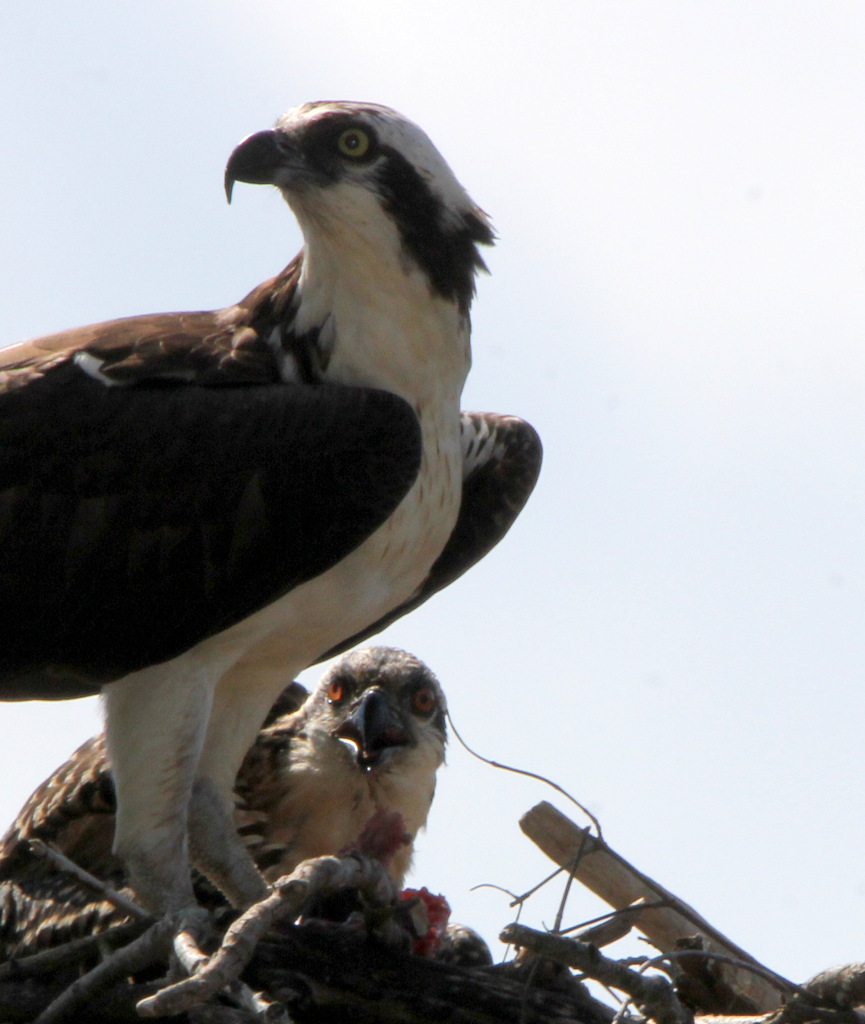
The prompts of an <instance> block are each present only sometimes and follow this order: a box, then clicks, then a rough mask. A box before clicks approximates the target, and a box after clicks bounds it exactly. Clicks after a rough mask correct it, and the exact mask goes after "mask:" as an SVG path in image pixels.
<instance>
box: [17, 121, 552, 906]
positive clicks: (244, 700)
mask: <svg viewBox="0 0 865 1024" xmlns="http://www.w3.org/2000/svg"><path fill="white" fill-rule="evenodd" d="M225 181H226V188H227V191H228V193H229V195H230V193H231V188H232V185H233V183H234V182H235V181H248V182H255V183H268V184H273V185H276V186H277V187H278V188H279V189H280V190H281V192H282V194H283V196H284V197H285V199H286V201H287V202H288V204H289V205H290V206H291V208H292V210H293V211H294V213H295V215H296V217H297V219H298V221H299V223H300V226H301V229H302V231H303V236H304V247H303V250H302V251H301V253H300V254H299V255H298V256H297V257H296V259H295V260H294V261H293V262H292V263H291V264H290V265H289V266H288V267H287V268H286V269H285V270H284V271H283V272H282V273H281V274H279V275H278V276H277V277H275V278H273V279H272V280H270V281H267V282H265V283H264V284H262V285H260V286H259V287H258V288H256V289H254V290H253V291H252V292H251V293H250V294H249V295H247V296H246V298H244V299H242V300H241V301H240V302H239V303H237V304H236V305H233V306H229V307H227V308H225V309H221V310H217V311H215V312H193V313H167V314H158V315H153V316H140V317H131V318H127V319H122V320H114V321H110V322H108V323H104V324H97V325H95V326H90V327H82V328H77V329H74V330H70V331H65V332H62V333H60V334H56V335H51V336H49V337H45V338H40V339H36V340H35V341H31V342H28V343H24V344H22V345H18V346H14V347H12V348H10V349H7V350H6V351H5V352H4V353H3V354H2V361H0V624H2V625H0V697H2V698H3V699H33V698H38V699H51V698H62V697H69V696H78V695H81V694H84V693H94V692H97V691H98V690H100V689H102V690H103V692H104V696H105V709H106V733H107V743H108V750H109V753H110V758H111V763H112V770H113V773H114V779H115V783H116V787H117V797H118V811H117V827H116V835H115V850H116V852H117V853H118V854H119V855H120V856H121V857H122V858H123V860H124V862H125V864H126V866H127V868H128V871H129V875H130V879H131V881H132V885H133V887H134V889H135V890H136V892H137V894H138V896H139V898H140V899H141V901H142V902H143V903H144V904H145V905H146V906H147V907H148V908H149V909H151V910H174V909H179V908H182V907H185V906H188V905H189V904H191V903H192V902H193V891H192V886H191V882H190V872H189V862H190V860H191V862H192V863H193V864H195V865H196V866H197V867H199V868H200V869H201V870H202V871H203V872H204V873H205V874H206V875H207V876H208V877H209V878H210V879H211V880H212V881H213V882H214V883H215V884H216V885H217V886H218V887H219V888H220V889H221V890H222V891H223V892H224V893H225V894H226V895H227V896H228V898H229V899H230V900H231V901H232V902H233V903H234V904H235V905H236V906H238V907H244V906H246V905H248V904H250V903H252V902H254V901H255V900H256V899H258V898H260V897H262V896H263V895H264V894H265V893H266V888H267V887H266V884H265V882H264V880H263V879H262V877H261V875H260V873H259V872H258V871H257V869H256V868H255V866H254V865H253V863H252V861H251V860H250V858H249V856H248V854H247V853H246V851H245V850H244V849H243V847H242V844H240V843H239V841H238V840H237V836H236V833H235V830H234V826H233V821H232V799H231V791H232V786H233V785H234V781H235V777H236V774H237V770H238V768H239V767H240V764H241V761H242V760H243V757H244V755H245V753H246V751H247V750H248V748H249V746H250V744H251V743H252V741H253V739H254V737H255V735H256V733H257V731H258V728H259V726H260V725H261V722H262V720H263V719H264V716H265V714H266V713H267V710H268V708H269V707H270V706H271V704H272V703H273V701H274V699H275V698H276V696H277V694H278V693H279V691H280V689H281V687H282V682H283V680H284V679H285V678H286V677H288V678H291V677H293V676H295V675H296V674H297V673H299V672H300V671H301V670H302V669H304V668H306V667H307V666H308V665H310V664H312V663H314V662H315V661H317V660H321V659H322V658H324V657H326V656H329V655H331V654H333V653H337V652H339V651H340V650H345V649H346V648H347V646H349V645H351V644H353V643H355V642H357V641H358V640H359V639H360V638H362V637H365V636H368V635H370V634H371V633H372V632H374V631H376V630H377V629H380V628H381V627H382V626H383V625H385V624H387V623H388V622H389V621H391V620H392V619H394V618H396V617H397V616H399V615H401V614H404V613H405V612H406V611H408V610H409V609H411V608H413V607H415V606H416V605H417V604H419V603H421V602H422V601H424V600H425V599H426V598H427V597H429V596H430V595H431V594H432V593H434V592H435V591H436V590H438V589H440V588H441V587H442V586H444V585H446V584H447V583H449V582H450V581H451V580H453V579H454V578H456V577H457V576H459V575H460V574H461V573H462V572H464V571H465V570H466V569H467V568H468V567H469V566H470V565H472V564H473V563H474V562H475V561H477V560H478V559H479V558H480V557H482V555H483V554H485V553H486V551H488V550H489V548H490V547H492V546H493V545H494V544H495V543H496V542H497V541H498V540H499V539H500V538H501V537H502V536H503V535H504V533H505V532H506V531H507V529H508V527H509V526H510V524H511V523H512V522H513V520H514V518H515V517H516V515H517V514H518V512H519V510H520V509H521V508H522V505H523V504H524V502H525V500H526V499H527V498H528V495H529V493H530V492H531V489H532V487H533V485H534V482H535V479H536V477H537V473H538V470H539V467H540V443H539V441H538V438H537V435H536V434H535V432H534V431H533V430H532V429H531V427H529V426H528V425H527V424H525V423H523V422H522V421H521V420H518V419H516V418H515V417H507V416H497V415H494V414H478V413H463V414H461V413H460V407H459V403H460V393H461V391H462V387H463V383H464V381H465V377H466V374H467V372H468V369H469V363H470V352H469V306H470V304H471V299H472V296H473V294H474V278H475V274H476V272H477V271H478V270H479V269H480V268H481V267H482V266H483V263H482V260H481V257H480V255H479V252H478V246H479V245H481V244H491V242H492V240H493V234H492V231H491V229H490V226H489V223H488V221H487V218H486V216H485V215H484V213H483V212H482V211H481V210H480V209H479V208H478V207H477V206H475V204H474V203H473V202H472V201H471V199H470V198H469V197H468V195H467V194H466V192H465V190H464V189H463V188H462V186H461V185H460V184H459V182H458V181H457V179H456V178H455V177H454V175H453V172H452V171H451V170H450V168H449V167H448V165H447V164H446V163H445V161H444V160H443V158H442V157H441V155H440V154H439V153H438V151H437V150H436V149H435V147H434V146H433V145H432V143H431V142H430V141H429V139H428V138H427V137H426V135H424V133H423V132H422V131H421V130H420V129H419V128H418V127H417V126H416V125H414V124H412V123H411V122H410V121H408V120H406V119H405V118H404V117H401V116H400V115H399V114H397V113H395V112H394V111H392V110H390V109H388V108H386V107H380V106H374V105H368V104H358V103H311V104H304V105H303V106H300V107H297V108H296V109H294V110H292V111H289V113H287V114H286V115H285V116H284V117H282V118H281V119H280V120H279V121H278V122H277V125H276V127H275V128H274V129H272V130H269V131H265V132H259V133H258V134H255V135H252V136H250V137H249V138H248V139H246V140H245V141H244V142H242V143H241V144H240V145H239V146H238V147H237V149H236V150H235V151H234V153H233V154H232V155H231V157H230V159H229V161H228V166H227V169H226V176H225ZM187 837H188V839H187Z"/></svg>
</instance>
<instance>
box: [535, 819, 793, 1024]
mask: <svg viewBox="0 0 865 1024" xmlns="http://www.w3.org/2000/svg"><path fill="white" fill-rule="evenodd" d="M520 827H521V828H522V830H523V832H525V834H526V835H527V836H528V837H529V839H531V840H532V841H533V842H534V843H536V844H537V845H538V846H539V847H540V849H542V850H543V851H544V853H546V854H547V856H548V857H550V858H551V859H552V860H553V861H555V863H557V864H561V865H565V866H568V865H570V864H571V862H572V860H573V857H574V854H575V853H576V852H577V850H578V849H579V848H580V847H581V846H583V845H584V846H585V850H584V855H583V857H582V859H581V860H580V862H579V864H578V865H577V867H576V869H575V874H576V877H577V878H578V879H579V881H580V882H582V884H583V885H585V886H586V888H588V889H590V890H591V891H592V892H594V893H597V895H598V896H600V897H601V899H603V900H606V902H607V903H609V904H611V905H612V906H613V907H616V908H617V909H622V908H624V907H627V906H629V905H631V904H633V903H634V901H635V900H637V899H639V898H640V897H642V898H644V899H646V900H647V903H649V904H652V905H653V909H650V908H649V907H648V906H647V907H646V909H645V910H644V911H643V913H642V914H641V915H640V917H639V920H638V922H637V925H636V927H637V928H639V930H640V931H641V932H642V933H643V934H644V935H646V936H647V937H648V938H649V940H650V941H651V942H652V943H653V944H654V945H655V946H657V948H658V949H660V950H661V951H663V952H670V951H675V950H677V949H679V948H681V945H680V940H682V939H684V938H690V937H691V936H693V935H695V934H697V935H700V936H701V937H702V940H703V941H704V945H705V946H706V947H707V948H711V949H713V950H717V951H718V952H723V953H726V954H727V955H729V956H731V957H733V958H734V959H736V960H741V961H743V962H744V963H747V964H754V965H756V966H758V967H760V968H762V972H768V973H770V974H772V975H773V977H774V978H776V979H778V978H780V975H777V974H775V972H771V971H769V969H768V968H766V967H763V965H762V964H759V962H758V961H757V960H755V958H754V957H752V956H751V955H750V954H749V953H747V952H746V951H745V950H744V949H742V948H741V947H739V946H737V945H736V944H735V943H733V942H732V941H731V940H730V939H728V938H727V937H726V936H725V935H723V934H722V933H721V932H719V931H718V929H717V928H715V927H713V926H712V925H711V924H710V923H709V922H708V921H706V919H705V918H703V917H702V916H701V915H700V914H698V913H697V911H696V910H694V908H693V907H690V906H689V905H688V904H687V903H685V902H684V900H681V899H679V898H678V897H677V896H675V895H674V894H673V893H671V892H669V891H668V890H667V889H665V888H664V887H663V886H661V885H659V884H658V883H657V882H656V881H654V879H652V878H649V877H648V876H647V875H644V874H643V873H642V872H641V871H638V870H637V868H635V867H634V866H633V865H632V864H630V863H629V862H628V861H626V860H625V858H624V857H622V856H620V855H619V854H618V853H616V852H615V850H613V849H612V848H611V847H610V846H608V845H607V843H606V842H604V841H603V840H602V839H600V838H596V837H594V836H591V835H588V834H587V831H586V829H582V828H579V827H578V826H577V825H575V824H574V823H573V822H572V821H571V820H570V819H569V818H568V817H566V815H564V814H562V813H561V811H559V810H557V809H556V808H555V807H553V806H552V804H549V803H547V802H546V801H543V802H542V803H539V804H537V805H536V806H535V807H533V808H532V809H531V810H530V811H528V812H527V813H526V814H524V815H523V817H522V818H521V819H520ZM658 903H660V904H661V906H658ZM722 975H723V977H722V980H723V982H724V984H725V985H727V986H728V987H729V989H730V990H731V994H734V995H736V996H738V997H740V1000H741V1001H744V1002H745V1006H746V1007H747V1008H749V1009H750V1008H753V1009H755V1010H763V1011H767V1012H770V1011H773V1010H775V1009H777V1007H778V1005H779V999H778V994H777V988H778V986H777V984H775V983H773V984H771V985H770V984H768V983H767V982H766V981H765V980H764V975H763V974H762V973H761V972H756V971H755V972H750V971H749V972H747V973H745V972H744V971H742V970H741V969H739V968H733V969H731V968H727V969H722ZM781 981H784V982H786V979H781ZM787 984H788V985H792V983H790V982H787ZM743 1008H744V1007H743Z"/></svg>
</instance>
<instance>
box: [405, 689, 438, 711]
mask: <svg viewBox="0 0 865 1024" xmlns="http://www.w3.org/2000/svg"><path fill="white" fill-rule="evenodd" d="M411 706H412V710H414V711H417V712H418V714H421V715H428V714H429V713H430V712H431V711H434V710H435V706H436V695H435V693H434V691H433V689H432V687H430V686H422V687H421V688H420V689H419V690H415V692H414V693H413V694H412V698H411Z"/></svg>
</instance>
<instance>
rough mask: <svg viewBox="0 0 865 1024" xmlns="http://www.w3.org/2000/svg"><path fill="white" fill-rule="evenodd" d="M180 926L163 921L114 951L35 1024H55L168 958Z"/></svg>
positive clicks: (170, 918)
mask: <svg viewBox="0 0 865 1024" xmlns="http://www.w3.org/2000/svg"><path fill="white" fill-rule="evenodd" d="M177 924H178V922H177V917H176V916H175V915H169V916H167V917H163V918H162V919H161V920H160V921H157V922H156V924H154V925H152V926H151V927H150V928H149V929H148V930H147V931H146V932H145V933H144V934H143V935H141V936H139V938H137V939H135V940H134V941H133V942H130V943H129V945H128V946H123V947H122V948H121V949H118V950H115V952H114V953H112V955H111V956H110V957H108V959H107V960H104V961H103V962H102V963H101V964H99V965H98V966H97V967H94V968H93V970H92V971H90V972H88V973H87V974H85V975H84V976H83V977H82V978H79V979H78V980H77V981H74V982H73V983H72V984H71V985H70V986H69V987H68V988H67V989H64V990H63V992H61V994H60V995H59V996H58V997H57V998H56V999H55V1000H54V1001H53V1002H52V1003H50V1004H49V1005H48V1006H47V1008H46V1009H45V1010H43V1011H42V1013H41V1014H40V1015H39V1017H38V1018H37V1019H36V1022H35V1024H56V1022H57V1021H60V1020H62V1019H63V1018H64V1017H65V1016H66V1015H67V1014H69V1013H71V1012H72V1011H73V1010H74V1009H75V1008H76V1007H78V1006H80V1005H81V1003H83V1002H84V1001H85V1000H87V999H91V998H92V997H93V996H94V995H95V994H96V993H97V992H99V991H100V990H102V989H104V988H107V987H108V986H109V985H110V984H112V982H114V981H117V980H118V979H119V978H125V977H126V976H127V975H130V974H135V973H136V972H137V971H141V970H143V969H144V968H145V967H149V966H150V964H152V963H155V962H156V961H158V960H161V959H162V958H164V957H165V956H167V954H168V951H169V949H170V948H171V940H172V938H173V936H174V932H175V930H176V928H177Z"/></svg>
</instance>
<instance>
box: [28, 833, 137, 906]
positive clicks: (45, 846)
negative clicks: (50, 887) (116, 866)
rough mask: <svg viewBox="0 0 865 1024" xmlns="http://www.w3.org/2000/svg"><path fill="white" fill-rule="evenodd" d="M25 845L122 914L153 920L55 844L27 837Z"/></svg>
mask: <svg viewBox="0 0 865 1024" xmlns="http://www.w3.org/2000/svg"><path fill="white" fill-rule="evenodd" d="M27 845H28V846H29V847H30V850H31V851H32V853H33V854H34V855H35V856H36V857H45V858H47V859H48V860H50V861H51V863H52V864H53V865H54V866H55V867H56V868H59V870H61V871H63V872H65V873H66V874H68V875H72V876H73V877H74V878H75V879H76V880H77V881H78V882H80V883H81V885H83V886H85V887H86V888H88V889H92V890H93V891H94V892H98V893H99V894H100V895H101V896H103V897H104V898H105V900H106V902H108V903H111V904H112V905H113V906H115V907H117V909H118V910H122V911H123V913H124V914H128V915H129V916H130V917H135V918H138V919H139V920H141V921H152V920H153V917H152V915H151V914H149V913H148V912H147V911H146V910H145V909H144V907H141V906H139V905H138V904H137V903H136V902H135V901H134V900H131V899H129V897H128V896H124V895H123V894H122V893H119V892H117V890H116V889H112V888H111V887H110V886H108V885H106V884H105V882H103V881H101V880H100V879H99V878H97V877H96V876H95V875H91V874H90V872H89V871H85V870H84V868H80V867H79V866H78V865H77V864H76V863H75V861H73V860H70V859H69V858H68V857H67V856H66V855H65V854H63V853H61V852H60V851H59V850H58V849H57V847H56V846H52V845H51V843H46V842H43V841H42V840H41V839H28V840H27Z"/></svg>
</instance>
